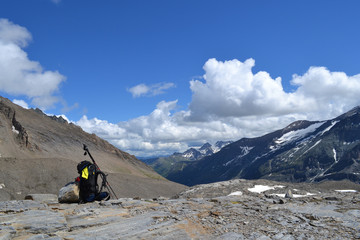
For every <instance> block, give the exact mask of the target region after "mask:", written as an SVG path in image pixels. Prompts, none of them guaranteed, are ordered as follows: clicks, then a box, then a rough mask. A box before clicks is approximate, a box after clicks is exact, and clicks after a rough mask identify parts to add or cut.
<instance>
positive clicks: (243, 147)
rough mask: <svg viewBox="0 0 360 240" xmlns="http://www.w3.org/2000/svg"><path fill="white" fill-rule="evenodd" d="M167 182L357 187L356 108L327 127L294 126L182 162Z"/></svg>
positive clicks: (359, 110)
mask: <svg viewBox="0 0 360 240" xmlns="http://www.w3.org/2000/svg"><path fill="white" fill-rule="evenodd" d="M166 177H167V178H168V179H170V180H172V181H175V182H178V183H182V184H185V185H189V186H191V185H195V184H201V183H211V182H217V181H224V180H230V179H236V178H243V179H260V178H263V179H269V180H276V181H290V182H318V181H322V180H342V179H348V180H351V181H353V182H356V183H359V182H360V107H356V108H354V109H352V110H351V111H349V112H347V113H345V114H343V115H341V116H338V117H337V118H334V119H331V120H327V121H296V122H293V123H292V124H290V125H288V126H287V127H285V128H283V129H280V130H277V131H275V132H272V133H269V134H266V135H264V136H261V137H257V138H242V139H240V140H238V141H236V142H233V143H231V144H229V145H227V146H225V147H224V148H222V149H221V150H220V151H219V152H217V153H214V154H212V155H209V156H206V157H204V158H201V159H200V160H197V161H192V162H187V164H186V165H185V166H183V168H179V169H176V171H171V172H169V173H168V174H167V175H166Z"/></svg>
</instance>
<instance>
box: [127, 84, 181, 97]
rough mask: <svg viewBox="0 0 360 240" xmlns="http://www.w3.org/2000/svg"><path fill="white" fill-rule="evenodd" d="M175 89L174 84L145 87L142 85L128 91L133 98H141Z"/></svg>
mask: <svg viewBox="0 0 360 240" xmlns="http://www.w3.org/2000/svg"><path fill="white" fill-rule="evenodd" d="M173 87H175V84H174V83H157V84H153V85H149V86H148V85H146V84H144V83H142V84H139V85H136V86H134V87H131V88H129V89H128V91H129V92H130V93H131V94H132V96H133V97H134V98H136V97H142V96H156V95H160V94H163V93H165V90H167V89H169V88H173Z"/></svg>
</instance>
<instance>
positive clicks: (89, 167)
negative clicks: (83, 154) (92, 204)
mask: <svg viewBox="0 0 360 240" xmlns="http://www.w3.org/2000/svg"><path fill="white" fill-rule="evenodd" d="M77 171H78V173H79V175H80V184H79V187H80V193H79V195H80V201H82V202H87V199H88V198H89V196H90V195H94V196H97V195H98V194H99V193H100V192H101V190H102V188H103V187H104V186H105V184H106V175H105V174H104V173H103V172H101V171H100V170H98V168H97V166H96V165H95V164H92V163H91V162H89V161H82V162H81V163H79V164H78V165H77ZM99 174H101V175H102V176H103V182H102V184H101V188H100V189H99V185H98V183H97V179H98V176H99Z"/></svg>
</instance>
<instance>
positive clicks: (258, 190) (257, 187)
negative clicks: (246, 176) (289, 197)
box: [248, 185, 285, 193]
mask: <svg viewBox="0 0 360 240" xmlns="http://www.w3.org/2000/svg"><path fill="white" fill-rule="evenodd" d="M284 187H285V186H282V185H276V186H273V187H270V186H266V185H255V186H254V187H253V188H248V190H249V191H250V192H254V193H262V192H265V191H267V190H273V189H275V188H284Z"/></svg>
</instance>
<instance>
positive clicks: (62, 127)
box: [0, 97, 183, 199]
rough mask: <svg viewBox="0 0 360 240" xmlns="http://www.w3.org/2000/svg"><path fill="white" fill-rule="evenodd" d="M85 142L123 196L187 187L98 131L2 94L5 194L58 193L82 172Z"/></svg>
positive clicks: (1, 192) (0, 180)
mask: <svg viewBox="0 0 360 240" xmlns="http://www.w3.org/2000/svg"><path fill="white" fill-rule="evenodd" d="M83 144H86V145H87V146H88V148H89V150H90V152H91V154H92V155H93V157H94V158H95V160H96V161H97V163H98V165H99V166H100V168H101V170H102V171H104V172H106V173H108V174H109V177H108V181H109V182H110V184H112V185H113V188H114V189H115V192H117V195H119V196H122V197H124V196H127V197H130V196H143V197H146V196H147V197H150V196H158V195H169V196H170V195H172V194H173V193H174V192H177V191H178V190H181V189H182V188H183V186H181V185H178V184H175V183H172V182H170V181H167V180H165V179H164V178H163V177H161V176H160V175H158V174H157V173H156V172H154V171H153V170H152V169H151V168H150V167H148V166H147V165H146V164H144V163H143V162H141V161H139V160H138V159H136V158H135V157H134V156H132V155H130V154H128V153H126V152H123V151H121V150H119V149H117V148H115V147H114V146H112V145H111V144H110V143H108V142H107V141H105V140H103V139H101V138H99V137H97V136H96V135H94V134H88V133H86V132H84V131H83V130H82V129H81V128H80V127H78V126H76V125H74V124H71V123H70V124H69V123H67V122H66V121H65V120H64V119H62V118H61V117H59V118H58V117H49V116H47V115H45V114H43V113H42V112H41V111H40V110H38V109H37V110H33V109H24V108H22V107H20V106H17V105H16V104H13V103H12V102H11V101H9V100H8V99H6V98H2V97H0V164H1V165H0V166H1V169H0V184H2V187H1V188H0V196H2V198H7V199H9V198H11V199H14V198H16V199H19V198H21V197H23V195H24V194H27V193H29V192H48V193H49V192H50V193H56V194H57V193H58V190H59V189H60V188H61V187H62V186H63V185H65V184H66V183H67V182H69V181H73V179H74V178H75V177H76V176H77V171H76V165H77V163H79V162H80V161H82V160H85V159H86V160H90V159H89V157H88V156H84V155H83V153H84V151H83V149H82V146H83Z"/></svg>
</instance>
